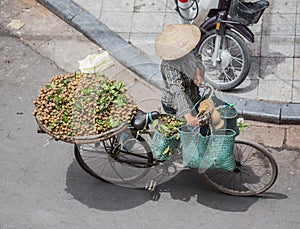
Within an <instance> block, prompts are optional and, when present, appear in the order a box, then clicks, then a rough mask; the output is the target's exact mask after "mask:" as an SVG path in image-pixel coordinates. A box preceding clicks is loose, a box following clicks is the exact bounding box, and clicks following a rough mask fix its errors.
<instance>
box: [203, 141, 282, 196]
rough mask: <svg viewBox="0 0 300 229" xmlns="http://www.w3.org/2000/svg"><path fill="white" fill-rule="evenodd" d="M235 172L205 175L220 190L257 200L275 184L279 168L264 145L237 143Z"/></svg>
mask: <svg viewBox="0 0 300 229" xmlns="http://www.w3.org/2000/svg"><path fill="white" fill-rule="evenodd" d="M234 155H235V161H236V167H235V169H234V170H233V171H232V172H230V171H226V170H221V169H209V170H207V171H206V172H205V173H204V174H203V175H204V178H205V179H206V181H207V182H208V183H210V184H211V185H212V186H214V187H215V188H216V189H217V190H219V191H221V192H223V193H226V194H230V195H234V196H254V195H257V194H260V193H263V192H265V191H267V190H268V189H269V188H271V187H272V185H273V184H274V183H275V181H276V179H277V175H278V166H277V163H276V161H275V159H274V158H273V156H272V155H271V154H270V153H269V152H268V151H267V149H265V148H264V147H262V146H261V145H259V144H257V143H254V142H250V141H247V140H236V141H235V143H234Z"/></svg>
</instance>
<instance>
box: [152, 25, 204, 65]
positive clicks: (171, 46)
mask: <svg viewBox="0 0 300 229" xmlns="http://www.w3.org/2000/svg"><path fill="white" fill-rule="evenodd" d="M200 37H201V33H200V29H199V28H198V27H197V26H195V25H190V24H176V25H168V26H167V27H166V28H165V30H164V31H163V32H162V33H161V34H160V35H159V36H158V37H157V38H156V40H155V51H156V54H157V55H158V56H159V57H160V58H161V59H163V60H175V59H178V58H180V57H183V56H185V55H186V54H188V53H189V52H190V51H192V50H193V49H194V48H195V47H196V45H197V44H198V42H199V40H200Z"/></svg>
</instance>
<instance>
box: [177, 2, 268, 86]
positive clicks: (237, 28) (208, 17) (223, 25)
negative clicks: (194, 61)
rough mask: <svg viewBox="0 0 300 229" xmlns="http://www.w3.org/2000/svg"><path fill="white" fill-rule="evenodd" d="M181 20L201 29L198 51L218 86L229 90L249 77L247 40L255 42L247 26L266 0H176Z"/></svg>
mask: <svg viewBox="0 0 300 229" xmlns="http://www.w3.org/2000/svg"><path fill="white" fill-rule="evenodd" d="M175 4H176V9H175V10H176V11H177V12H178V13H179V15H180V17H181V20H182V23H191V24H194V25H196V26H198V27H199V28H200V30H201V39H200V42H199V44H198V45H197V47H196V51H197V54H198V55H199V57H201V58H202V62H203V64H204V66H205V76H204V79H205V80H206V81H207V82H208V83H209V84H211V85H213V87H215V88H217V89H219V90H223V91H226V90H230V89H233V88H235V87H237V86H238V85H240V84H241V83H242V82H243V81H244V80H245V78H246V77H247V75H248V73H249V70H250V65H251V58H250V52H249V49H248V46H247V44H246V41H245V40H244V39H246V40H247V41H249V42H251V43H254V34H253V33H252V31H251V30H250V29H249V28H248V26H249V25H252V24H256V23H257V22H258V21H259V19H260V18H261V16H262V14H263V12H264V10H265V9H266V8H268V7H269V5H270V4H269V2H268V1H267V0H258V1H256V2H245V1H243V0H175Z"/></svg>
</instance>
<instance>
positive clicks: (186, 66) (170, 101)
mask: <svg viewBox="0 0 300 229" xmlns="http://www.w3.org/2000/svg"><path fill="white" fill-rule="evenodd" d="M196 67H198V68H199V69H200V73H201V76H203V75H204V67H203V65H202V63H201V60H200V58H197V57H196V56H195V54H194V53H193V52H191V53H189V54H187V55H186V56H184V57H182V58H179V59H176V60H168V61H166V60H163V61H162V63H161V73H162V77H163V80H164V83H165V85H164V90H163V94H162V102H163V103H164V104H165V105H166V106H168V107H171V108H173V109H174V110H176V115H177V116H178V117H182V116H184V115H185V114H187V113H192V108H193V106H194V105H195V103H197V102H198V101H199V99H200V95H199V91H198V87H197V86H196V85H195V84H194V76H195V70H196Z"/></svg>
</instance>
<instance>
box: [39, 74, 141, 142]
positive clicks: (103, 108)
mask: <svg viewBox="0 0 300 229" xmlns="http://www.w3.org/2000/svg"><path fill="white" fill-rule="evenodd" d="M34 105H35V110H34V112H33V115H34V116H36V118H37V119H38V121H39V122H40V123H41V124H42V125H43V127H46V129H47V130H49V131H50V132H51V134H52V135H54V136H55V138H56V139H61V140H72V139H74V138H75V137H81V136H91V135H92V136H99V135H103V134H105V133H107V132H109V131H112V130H113V129H114V128H117V127H118V126H120V125H122V124H125V123H129V122H130V120H131V118H132V116H133V115H134V114H135V112H136V110H137V106H136V105H135V103H134V101H133V99H132V98H131V97H130V96H129V95H128V94H126V91H125V85H124V83H123V81H120V82H116V81H115V80H109V79H108V78H107V77H106V76H105V75H103V74H84V73H76V74H67V75H57V76H53V77H52V78H51V80H50V82H49V83H48V84H46V85H45V86H44V87H43V88H42V89H41V90H40V93H39V95H38V97H37V99H36V100H35V101H34Z"/></svg>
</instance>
